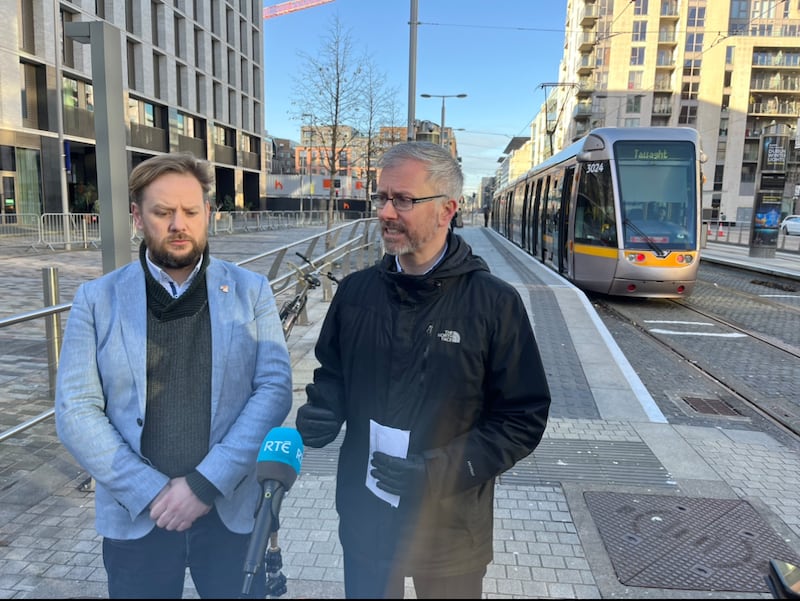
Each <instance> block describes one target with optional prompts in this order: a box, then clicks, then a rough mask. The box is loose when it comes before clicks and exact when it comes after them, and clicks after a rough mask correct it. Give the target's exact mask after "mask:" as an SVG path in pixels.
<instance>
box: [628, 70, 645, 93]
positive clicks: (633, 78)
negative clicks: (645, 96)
mask: <svg viewBox="0 0 800 601" xmlns="http://www.w3.org/2000/svg"><path fill="white" fill-rule="evenodd" d="M628 89H629V90H641V89H642V72H641V71H629V72H628Z"/></svg>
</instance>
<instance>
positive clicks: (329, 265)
mask: <svg viewBox="0 0 800 601" xmlns="http://www.w3.org/2000/svg"><path fill="white" fill-rule="evenodd" d="M295 252H300V253H302V254H303V255H305V256H306V257H308V258H310V259H311V260H312V261H313V262H314V263H315V264H316V265H317V266H318V267H321V268H322V269H323V270H331V271H337V272H339V273H341V274H342V277H344V276H345V275H347V274H348V273H350V272H351V271H353V270H358V269H362V268H363V267H365V266H367V265H370V264H372V263H374V262H375V261H377V260H378V259H379V258H380V256H381V253H382V249H381V244H380V234H379V230H378V221H377V219H374V218H373V219H358V220H356V221H352V222H349V223H345V224H342V225H338V226H336V227H333V228H331V229H329V230H325V231H324V232H321V233H319V234H316V235H314V236H308V237H306V238H302V239H300V240H296V241H293V242H291V243H289V244H285V245H283V246H280V247H278V248H274V249H272V250H269V251H267V252H264V253H261V254H258V255H254V256H251V257H248V258H245V259H242V260H241V261H238V262H237V265H242V266H247V267H248V268H249V269H253V270H254V271H258V272H259V273H264V274H265V275H266V276H267V278H268V279H269V281H270V285H271V287H272V290H273V293H274V294H275V297H276V300H277V299H278V298H279V297H280V295H281V293H283V292H284V291H288V290H289V286H290V285H291V283H292V281H293V280H296V279H297V272H296V271H295V269H294V268H292V267H291V265H289V264H288V261H289V260H291V257H294V253H295ZM287 255H288V256H289V259H287ZM300 269H303V270H307V269H311V267H310V266H307V265H306V266H301V267H300ZM42 278H43V284H44V303H45V307H44V308H42V309H36V310H33V311H27V312H25V313H20V314H17V315H12V316H11V317H6V318H3V319H0V330H2V329H3V328H7V327H10V326H13V325H15V324H20V323H26V322H30V321H33V320H37V319H45V320H46V321H45V326H46V338H47V340H46V344H47V356H48V378H49V384H50V387H49V395H50V399H49V400H51V401H52V400H54V393H55V382H56V375H57V372H58V358H59V354H60V352H61V340H62V326H61V314H62V313H64V312H66V311H69V310H70V308H71V307H72V303H61V304H54V303H55V302H56V299H58V298H59V290H58V270H57V269H56V268H53V267H45V268H43V269H42ZM324 281H325V282H327V285H324V286H323V300H330V299H331V298H332V297H333V290H332V288H331V283H330V280H328V279H327V278H325V279H324ZM298 285H299V283H298ZM297 323H298V324H303V323H307V315H306V314H305V312H304V313H303V314H302V315H301V318H300V319H298V322H297ZM54 413H55V409H54V408H51V409H48V410H47V411H44V412H42V413H40V414H39V415H36V416H34V417H32V418H30V419H28V420H25V421H24V422H22V423H20V424H17V425H16V426H13V427H11V428H9V429H7V430H5V431H4V432H0V442H3V441H5V440H6V439H8V438H10V437H12V436H15V435H16V434H19V433H20V432H23V431H24V430H27V429H28V428H30V427H32V426H34V425H36V424H38V423H40V422H42V421H44V420H46V419H48V418H50V417H52V416H53V414H54Z"/></svg>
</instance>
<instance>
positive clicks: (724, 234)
mask: <svg viewBox="0 0 800 601" xmlns="http://www.w3.org/2000/svg"><path fill="white" fill-rule="evenodd" d="M702 241H704V242H716V243H720V244H732V245H735V246H749V244H750V225H749V224H747V225H744V224H740V223H737V222H734V221H716V220H712V221H703V230H702ZM776 250H780V251H784V252H791V253H800V236H787V235H786V234H783V233H778V241H777V245H776Z"/></svg>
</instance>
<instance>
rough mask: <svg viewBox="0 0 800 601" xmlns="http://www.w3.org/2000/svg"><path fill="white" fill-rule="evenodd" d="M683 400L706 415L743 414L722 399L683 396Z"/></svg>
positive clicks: (729, 415)
mask: <svg viewBox="0 0 800 601" xmlns="http://www.w3.org/2000/svg"><path fill="white" fill-rule="evenodd" d="M683 402H684V403H686V404H687V405H689V407H691V408H692V409H693V410H694V411H696V412H697V413H704V414H705V415H722V416H725V417H737V416H741V415H742V414H741V413H739V412H738V411H736V409H734V408H733V407H731V406H730V405H729V404H728V403H726V402H725V401H723V400H721V399H701V398H699V397H683Z"/></svg>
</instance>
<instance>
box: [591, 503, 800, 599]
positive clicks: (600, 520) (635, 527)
mask: <svg viewBox="0 0 800 601" xmlns="http://www.w3.org/2000/svg"><path fill="white" fill-rule="evenodd" d="M584 498H585V499H586V503H587V505H588V507H589V512H590V513H591V515H592V519H593V520H594V522H595V524H596V525H597V529H598V530H599V532H600V536H601V537H602V539H603V544H604V545H605V548H606V551H608V554H609V557H610V558H611V563H612V564H613V566H614V570H615V571H616V573H617V577H618V578H619V581H620V582H621V583H622V584H624V585H626V586H639V587H650V588H665V589H681V590H702V591H737V592H753V593H754V592H768V588H767V585H766V581H765V577H766V574H767V570H768V561H769V560H770V559H782V560H784V561H787V562H789V563H794V564H797V562H798V561H800V557H798V555H797V554H796V553H794V552H793V551H792V549H791V548H790V547H789V546H788V545H787V544H786V543H785V542H784V541H783V539H782V538H781V537H779V536H778V535H777V534H776V533H775V531H774V530H772V528H771V527H770V526H769V525H768V524H767V523H766V522H765V521H764V520H763V518H761V516H760V515H759V514H758V512H756V510H755V509H753V507H752V506H751V505H750V504H749V503H747V502H745V501H740V500H731V499H702V498H688V497H673V496H659V495H634V494H622V493H606V492H586V493H584Z"/></svg>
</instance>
